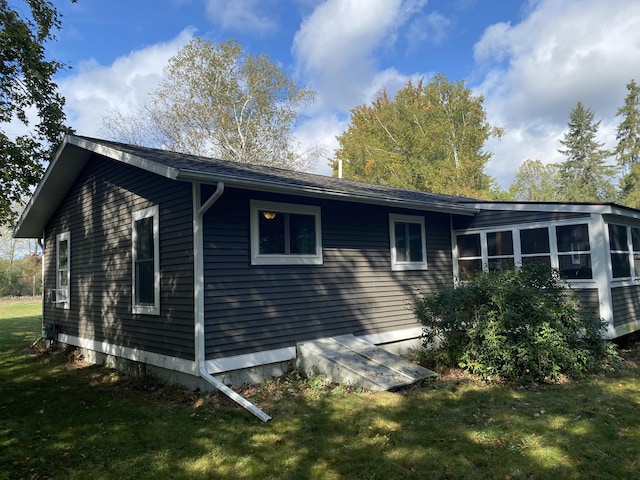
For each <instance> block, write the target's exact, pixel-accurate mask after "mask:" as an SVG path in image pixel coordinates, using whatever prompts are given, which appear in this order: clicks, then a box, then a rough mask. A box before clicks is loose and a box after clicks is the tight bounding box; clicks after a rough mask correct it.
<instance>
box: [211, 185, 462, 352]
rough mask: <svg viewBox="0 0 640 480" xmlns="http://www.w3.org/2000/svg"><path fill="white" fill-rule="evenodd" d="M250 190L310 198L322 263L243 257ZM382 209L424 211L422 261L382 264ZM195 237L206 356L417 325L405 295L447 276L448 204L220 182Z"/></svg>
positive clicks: (270, 197)
mask: <svg viewBox="0 0 640 480" xmlns="http://www.w3.org/2000/svg"><path fill="white" fill-rule="evenodd" d="M251 199H254V200H267V201H276V202H283V203H295V204H304V205H314V206H320V207H321V218H322V243H323V264H322V265H280V266H274V265H269V266H252V265H251V257H250V238H249V237H250V205H249V202H250V200H251ZM389 213H401V214H409V215H424V217H425V223H426V241H427V261H428V270H427V271H395V272H394V271H391V260H390V245H389ZM204 243H205V265H204V269H205V285H206V297H205V319H206V320H205V332H206V357H207V359H214V358H220V357H225V356H230V355H239V354H243V353H254V352H258V351H263V350H270V349H275V348H280V347H290V346H295V344H296V342H298V341H303V340H307V339H313V338H321V337H327V336H333V335H340V334H347V333H353V334H355V335H366V334H372V333H381V332H385V331H391V330H400V329H404V328H413V327H417V326H419V324H418V323H417V321H416V319H415V316H414V314H413V312H412V311H411V301H412V298H413V295H414V294H415V293H416V292H417V291H425V292H426V291H433V290H434V289H435V288H437V287H438V286H441V285H451V284H452V281H453V279H452V275H451V272H452V263H451V237H450V217H449V215H448V214H440V213H429V212H427V213H421V212H416V211H413V210H411V211H410V210H400V209H389V208H388V207H381V206H371V205H364V204H356V203H349V202H347V203H344V202H335V201H328V200H321V199H314V198H304V197H297V196H286V195H276V194H266V193H259V192H249V191H245V190H238V189H229V190H226V191H225V193H224V194H223V195H222V197H221V198H220V199H219V200H218V201H217V202H216V203H215V205H214V206H213V207H212V208H211V210H210V211H209V212H208V213H207V214H206V215H205V227H204ZM231 338H233V339H234V341H233V342H230V341H229V340H230V339H231Z"/></svg>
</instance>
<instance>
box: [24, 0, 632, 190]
mask: <svg viewBox="0 0 640 480" xmlns="http://www.w3.org/2000/svg"><path fill="white" fill-rule="evenodd" d="M12 3H14V4H20V3H23V2H22V1H21V0H12ZM54 3H55V4H56V5H57V7H58V8H59V10H60V11H61V12H62V14H63V19H62V21H63V28H62V30H61V31H60V32H59V33H58V35H57V36H58V39H57V41H56V42H54V43H51V44H50V45H49V50H48V51H49V54H50V55H51V56H52V57H54V58H56V59H57V60H60V61H62V62H65V63H67V64H68V65H69V66H70V67H71V68H70V69H69V70H67V71H65V72H63V73H62V74H61V75H59V77H58V84H59V86H60V89H61V91H62V93H63V95H64V96H65V97H66V99H67V115H68V118H69V121H70V123H71V124H72V126H73V127H74V128H75V129H76V131H77V132H78V133H79V134H81V135H88V136H97V137H105V136H106V134H105V132H104V131H103V129H102V118H103V117H104V115H106V114H108V113H109V111H110V110H112V109H113V108H118V109H119V110H120V111H122V112H124V113H129V112H132V111H134V110H136V109H137V108H139V107H140V105H142V104H143V103H144V102H145V101H146V99H147V98H148V93H149V92H150V91H152V90H153V89H154V87H155V86H156V85H157V82H158V80H159V78H160V75H161V72H162V68H163V66H164V65H165V64H166V62H167V60H168V58H170V57H171V56H172V55H174V54H175V53H176V52H177V51H178V49H179V48H180V47H182V46H183V45H185V44H186V43H187V42H188V41H189V40H190V39H191V38H193V37H194V36H200V37H204V38H207V39H209V40H212V41H224V40H226V39H228V38H236V39H237V40H238V41H239V43H240V44H241V45H243V47H244V48H245V49H247V50H248V51H249V52H250V53H252V54H255V55H257V54H261V53H266V54H268V55H269V57H270V58H271V59H272V60H273V61H275V62H278V63H279V64H280V65H281V66H282V68H283V69H284V70H285V71H286V72H287V73H288V75H289V76H291V77H293V78H295V79H296V80H297V82H298V83H299V84H304V85H307V86H309V87H311V88H313V89H314V90H315V91H316V92H317V101H316V103H315V104H314V106H312V107H311V108H310V109H309V110H308V111H307V112H305V113H306V114H307V116H308V120H307V121H306V122H305V123H304V124H303V125H301V127H300V129H299V130H298V131H297V132H296V135H297V137H298V140H299V142H300V145H301V148H306V147H308V146H312V145H320V146H322V147H324V148H325V149H326V151H327V154H328V156H331V154H332V152H333V149H334V148H335V147H336V142H335V136H336V135H339V134H340V133H341V132H342V131H344V129H345V128H346V126H347V125H348V120H349V109H351V108H353V107H355V106H357V105H361V104H363V103H369V102H371V100H372V99H373V98H375V96H376V94H377V93H378V92H379V91H380V90H381V89H383V88H386V89H387V90H388V91H390V92H392V93H393V92H394V91H396V90H397V89H398V88H401V87H402V86H403V85H404V84H405V83H406V81H407V80H409V79H414V80H415V79H419V78H421V77H425V78H426V79H429V78H430V77H431V76H432V75H434V74H435V73H444V74H445V75H447V77H448V78H449V80H451V81H453V80H464V81H466V82H467V86H469V87H470V88H471V89H472V90H473V91H474V93H475V94H478V95H480V94H482V95H484V96H485V109H486V110H487V115H488V118H489V121H490V122H491V123H492V124H493V125H496V126H501V127H503V128H504V130H505V136H504V137H503V138H502V139H501V140H500V141H495V140H492V141H490V142H489V143H487V145H486V148H487V150H488V151H490V152H492V153H493V157H492V159H491V161H490V162H489V164H488V166H487V173H488V174H490V175H492V176H494V177H496V178H497V179H498V181H499V183H500V184H501V185H502V186H503V187H504V188H507V187H508V185H509V184H510V182H511V180H512V177H513V174H514V172H515V171H516V169H517V167H518V166H519V165H520V164H521V163H522V162H523V161H524V160H526V159H540V160H542V161H544V162H554V161H555V162H557V161H561V160H562V157H561V156H560V155H559V154H558V153H557V149H558V148H560V144H559V139H560V138H561V137H562V135H563V134H564V132H565V130H566V124H567V121H568V117H569V112H570V111H571V109H572V108H573V107H574V106H575V104H576V103H577V102H578V101H582V102H583V103H584V104H585V105H586V106H587V107H589V108H591V109H592V110H593V111H594V113H595V116H596V119H599V120H601V122H602V123H601V126H600V136H601V141H603V142H605V143H606V144H607V145H613V144H614V143H615V129H616V127H617V124H618V122H619V119H618V118H616V117H615V113H616V110H617V109H618V108H619V107H620V106H621V105H622V103H623V101H624V97H625V94H626V87H625V86H626V84H627V83H628V82H629V81H630V80H631V79H632V78H635V79H636V80H637V81H640V2H638V1H637V0H609V1H607V2H604V1H602V0H530V1H515V0H509V1H504V0H450V1H446V0H437V1H436V0H287V1H285V0H233V1H231V0H129V1H127V2H125V1H122V0H113V1H105V0H78V2H77V3H75V4H73V3H71V1H70V0H55V1H54ZM314 171H316V172H318V173H323V174H328V173H329V168H328V167H327V166H326V161H320V162H318V164H317V165H316V167H315V169H314Z"/></svg>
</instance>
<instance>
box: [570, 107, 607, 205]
mask: <svg viewBox="0 0 640 480" xmlns="http://www.w3.org/2000/svg"><path fill="white" fill-rule="evenodd" d="M568 126H569V131H568V132H567V133H565V135H564V137H563V139H562V140H560V143H561V144H562V145H564V147H565V149H564V150H558V151H559V152H560V153H562V154H563V155H565V156H566V157H567V159H566V160H565V161H564V162H563V163H562V164H561V165H560V175H559V187H560V192H561V198H562V200H564V201H567V202H608V201H612V200H613V197H614V187H613V184H612V183H611V178H612V176H613V174H614V169H613V167H611V166H608V165H606V163H605V161H606V159H607V158H608V157H609V156H610V152H609V151H608V150H606V149H604V148H603V146H604V144H603V143H600V142H598V141H597V140H596V135H597V133H598V128H599V127H600V122H599V121H598V122H595V121H594V114H593V112H592V111H591V110H590V109H588V108H585V106H584V105H583V104H582V102H578V103H577V105H576V107H575V108H574V109H573V110H572V111H571V113H570V115H569V123H568Z"/></svg>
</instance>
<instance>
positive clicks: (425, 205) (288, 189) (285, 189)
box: [176, 170, 479, 216]
mask: <svg viewBox="0 0 640 480" xmlns="http://www.w3.org/2000/svg"><path fill="white" fill-rule="evenodd" d="M176 180H182V181H186V182H201V183H215V182H224V183H225V185H227V186H230V187H236V188H243V189H249V190H259V191H262V192H270V193H284V194H289V195H301V196H305V197H315V198H333V199H336V200H341V201H346V202H355V203H366V204H370V205H385V206H395V207H399V208H409V209H412V210H421V211H429V212H442V213H452V214H457V215H467V216H473V215H476V214H477V213H478V212H479V209H478V208H475V206H468V205H457V204H446V203H443V202H437V201H434V202H417V201H416V202H413V201H409V200H401V199H390V198H380V197H369V196H366V195H357V194H356V195H354V194H352V193H346V192H342V191H338V190H330V189H325V188H320V187H314V186H304V187H301V186H299V185H292V184H284V183H279V182H270V181H267V180H260V181H256V180H246V179H240V178H237V177H234V176H231V175H229V176H227V175H220V174H209V173H203V172H197V171H192V170H180V171H179V173H178V175H177V177H176Z"/></svg>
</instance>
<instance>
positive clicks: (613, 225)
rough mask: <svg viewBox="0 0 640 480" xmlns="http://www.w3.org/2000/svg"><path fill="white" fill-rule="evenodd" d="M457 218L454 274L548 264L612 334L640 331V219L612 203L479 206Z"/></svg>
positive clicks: (462, 276) (466, 275) (462, 278)
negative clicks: (471, 213)
mask: <svg viewBox="0 0 640 480" xmlns="http://www.w3.org/2000/svg"><path fill="white" fill-rule="evenodd" d="M478 207H480V208H481V209H482V210H481V212H480V213H479V214H478V215H477V216H476V217H475V218H474V219H472V220H471V221H469V220H465V219H461V220H459V221H457V222H456V221H454V234H453V237H452V241H453V245H452V247H453V258H454V262H453V270H454V271H453V275H454V278H455V279H456V281H467V280H469V279H470V278H472V277H473V275H474V274H476V273H477V272H479V271H501V270H505V269H510V268H514V267H516V266H521V265H527V264H530V263H534V262H542V263H544V264H546V265H549V266H550V267H552V268H554V269H557V270H558V271H559V272H560V275H561V276H562V278H563V279H564V280H565V281H566V282H567V284H568V285H569V286H570V288H571V289H572V290H573V291H574V292H575V294H576V296H577V298H578V299H579V301H580V303H581V305H582V307H583V308H585V309H587V310H588V311H590V312H592V313H593V314H596V315H598V316H599V317H600V318H602V319H604V320H605V321H606V322H607V326H608V328H607V332H606V335H607V336H608V337H611V338H614V337H618V336H621V335H624V334H626V333H630V332H632V331H635V330H637V329H639V328H640V321H639V315H640V301H639V299H638V298H639V296H640V218H638V211H637V210H633V209H627V208H625V207H620V206H618V205H613V204H571V205H561V204H518V203H498V204H478Z"/></svg>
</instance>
